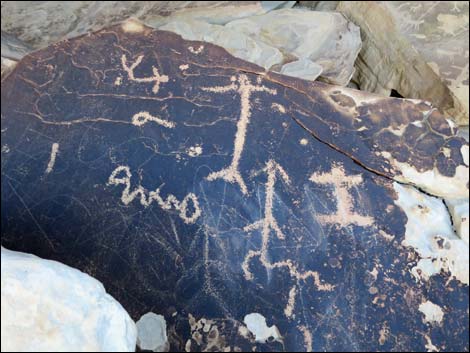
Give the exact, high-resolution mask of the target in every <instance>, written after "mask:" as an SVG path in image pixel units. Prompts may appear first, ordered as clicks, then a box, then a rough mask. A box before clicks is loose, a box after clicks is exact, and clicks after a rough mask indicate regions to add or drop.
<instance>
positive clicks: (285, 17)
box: [160, 9, 361, 86]
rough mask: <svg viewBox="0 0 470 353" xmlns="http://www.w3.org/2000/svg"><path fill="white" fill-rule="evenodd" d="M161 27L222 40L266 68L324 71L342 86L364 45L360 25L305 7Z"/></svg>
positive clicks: (310, 73) (311, 74) (307, 75)
mask: <svg viewBox="0 0 470 353" xmlns="http://www.w3.org/2000/svg"><path fill="white" fill-rule="evenodd" d="M160 29H163V30H170V31H172V32H175V33H178V34H180V35H181V36H182V37H183V38H185V39H189V40H204V41H208V42H210V43H214V44H217V45H220V46H222V47H224V48H225V49H227V50H228V51H229V52H230V53H231V54H233V55H234V56H236V57H239V58H241V59H245V60H247V61H250V62H253V63H255V64H257V65H260V66H262V67H264V68H265V69H275V70H276V71H279V70H280V71H281V72H282V73H284V74H288V75H290V76H294V77H300V78H303V79H311V80H314V79H316V78H317V77H318V76H321V78H322V79H323V80H325V81H327V82H330V83H335V84H338V85H343V86H344V85H346V84H347V83H348V82H349V80H350V79H351V76H352V74H353V73H354V61H355V59H356V57H357V54H358V53H359V50H360V49H361V38H360V34H359V28H358V27H356V26H355V25H354V24H352V23H351V22H348V21H346V20H345V19H344V17H343V16H342V15H340V14H338V13H321V12H313V11H309V10H301V9H282V10H276V11H272V12H269V13H267V14H265V15H261V16H252V17H249V18H244V19H240V20H234V21H231V22H229V23H227V24H226V25H225V26H218V25H210V24H208V23H205V22H198V21H196V22H194V21H193V22H187V21H178V20H175V21H170V22H169V23H168V24H166V25H164V26H162V27H160ZM284 64H287V65H284ZM283 65H284V66H283Z"/></svg>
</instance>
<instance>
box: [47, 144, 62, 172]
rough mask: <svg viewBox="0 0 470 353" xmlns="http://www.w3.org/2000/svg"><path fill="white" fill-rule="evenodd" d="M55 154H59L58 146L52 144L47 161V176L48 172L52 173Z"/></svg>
mask: <svg viewBox="0 0 470 353" xmlns="http://www.w3.org/2000/svg"><path fill="white" fill-rule="evenodd" d="M57 153H59V144H58V143H57V142H54V143H53V144H52V147H51V156H50V159H49V163H48V164H47V168H46V174H49V173H50V172H52V169H54V165H55V160H56V158H57Z"/></svg>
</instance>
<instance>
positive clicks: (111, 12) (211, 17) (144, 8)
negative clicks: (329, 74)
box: [1, 1, 295, 48]
mask: <svg viewBox="0 0 470 353" xmlns="http://www.w3.org/2000/svg"><path fill="white" fill-rule="evenodd" d="M294 4H295V1H2V15H1V20H2V21H1V23H2V31H5V32H7V33H10V34H14V35H16V36H17V38H18V39H20V40H22V41H24V42H26V43H27V44H29V45H31V46H33V47H34V48H41V47H45V46H47V45H49V44H51V43H54V42H56V41H59V40H62V39H65V38H71V37H75V36H78V35H81V34H84V33H87V32H93V31H96V30H98V29H101V28H104V27H108V26H111V25H113V24H117V23H119V22H122V21H124V20H126V19H129V18H134V19H138V20H139V21H141V22H143V23H145V24H147V25H149V26H152V27H157V26H161V25H163V24H165V23H167V22H168V21H169V19H170V18H172V19H173V20H175V19H179V20H180V21H183V22H184V21H186V20H189V19H196V20H201V21H205V22H210V23H216V24H225V23H227V22H229V21H232V20H234V19H239V18H244V17H247V16H254V15H260V14H264V13H266V12H268V11H271V10H273V9H278V8H282V7H292V6H293V5H294ZM170 15H171V16H170ZM2 42H3V39H2Z"/></svg>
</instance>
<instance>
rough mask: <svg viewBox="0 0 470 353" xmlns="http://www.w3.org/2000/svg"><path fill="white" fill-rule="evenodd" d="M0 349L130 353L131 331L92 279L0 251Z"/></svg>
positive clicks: (120, 310) (53, 264)
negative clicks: (0, 314) (0, 295)
mask: <svg viewBox="0 0 470 353" xmlns="http://www.w3.org/2000/svg"><path fill="white" fill-rule="evenodd" d="M1 275H2V280H1V285H2V287H1V288H2V289H1V293H2V309H1V312H2V319H1V342H2V343H1V350H2V352H3V351H91V352H93V351H94V352H112V351H115V352H124V351H126V352H131V351H134V350H135V343H136V327H135V324H134V322H133V321H132V319H131V318H130V317H129V315H128V314H127V312H126V311H125V310H124V309H123V308H122V306H121V305H120V304H119V303H118V302H117V301H116V300H115V299H114V298H112V297H111V296H110V295H109V294H107V293H106V291H105V289H104V287H103V285H102V284H101V283H100V282H98V281H97V280H95V279H93V278H92V277H90V276H88V275H86V274H84V273H83V272H80V271H78V270H76V269H73V268H71V267H68V266H66V265H64V264H61V263H59V262H55V261H50V260H44V259H41V258H39V257H36V256H34V255H30V254H25V253H20V252H14V251H10V250H6V249H4V248H3V247H2V250H1Z"/></svg>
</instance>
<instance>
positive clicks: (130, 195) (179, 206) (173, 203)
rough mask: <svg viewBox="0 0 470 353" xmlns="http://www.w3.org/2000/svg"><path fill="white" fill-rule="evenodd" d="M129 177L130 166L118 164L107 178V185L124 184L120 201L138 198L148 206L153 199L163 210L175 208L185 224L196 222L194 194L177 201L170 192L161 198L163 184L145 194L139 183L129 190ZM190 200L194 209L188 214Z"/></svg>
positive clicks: (199, 211)
mask: <svg viewBox="0 0 470 353" xmlns="http://www.w3.org/2000/svg"><path fill="white" fill-rule="evenodd" d="M131 178H132V173H131V172H130V168H129V167H128V166H119V167H117V168H116V169H115V170H114V171H113V172H112V173H111V175H110V176H109V179H108V185H125V188H124V190H123V191H122V195H121V201H122V203H123V204H124V205H128V204H130V203H131V202H132V201H134V200H135V199H136V198H140V204H141V205H142V206H144V207H148V206H150V205H151V204H152V202H153V201H156V202H157V203H158V205H159V206H160V207H161V208H162V209H164V210H171V209H175V210H177V211H179V216H180V217H181V219H183V221H184V222H185V223H187V224H191V223H194V222H196V220H197V219H198V218H199V216H200V215H201V209H200V207H199V201H198V199H197V196H196V195H195V194H193V193H189V194H187V195H186V197H185V198H184V199H183V201H179V200H178V199H177V198H176V197H175V196H174V195H172V194H169V195H168V196H167V198H166V199H163V198H162V197H161V196H160V189H161V188H162V186H163V185H161V186H159V187H158V188H157V189H156V190H155V191H150V192H149V193H148V196H147V190H145V188H144V187H143V186H141V185H139V186H138V187H137V188H136V189H134V190H133V191H131ZM190 201H191V203H192V205H193V209H194V210H193V212H192V214H191V215H188V211H189V210H188V206H189V202H190Z"/></svg>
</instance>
